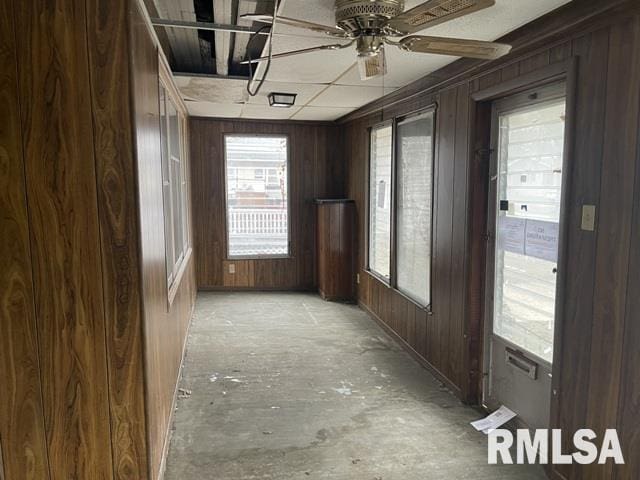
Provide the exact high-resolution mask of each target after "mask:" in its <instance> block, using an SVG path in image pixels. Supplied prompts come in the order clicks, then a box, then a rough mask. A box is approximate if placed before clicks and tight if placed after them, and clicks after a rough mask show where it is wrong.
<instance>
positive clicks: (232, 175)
mask: <svg viewBox="0 0 640 480" xmlns="http://www.w3.org/2000/svg"><path fill="white" fill-rule="evenodd" d="M225 154H226V164H227V168H226V171H227V229H228V230H227V231H228V238H229V246H228V248H229V257H243V256H252V257H253V256H260V257H264V256H272V255H288V254H289V212H288V208H289V207H288V201H287V195H288V192H287V188H288V187H287V185H288V181H287V175H288V172H287V138H286V137H278V136H267V137H256V136H239V135H229V136H227V137H225ZM265 171H267V172H270V174H269V175H265Z"/></svg>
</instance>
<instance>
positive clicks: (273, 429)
mask: <svg viewBox="0 0 640 480" xmlns="http://www.w3.org/2000/svg"><path fill="white" fill-rule="evenodd" d="M187 348H188V349H187V356H186V360H185V366H184V371H183V378H182V380H181V384H180V387H181V388H182V389H185V390H186V392H183V394H182V395H181V396H180V397H181V398H179V399H178V405H177V411H176V412H175V421H174V426H173V429H174V431H173V434H172V440H171V446H170V451H169V457H168V459H167V471H166V476H165V478H166V479H167V480H178V479H179V480H184V479H217V480H227V479H277V480H285V479H306V478H309V479H367V480H376V479H377V480H392V479H403V480H412V479H416V480H418V479H419V480H440V479H442V480H445V479H446V480H463V479H478V480H479V479H492V480H499V479H505V480H506V479H510V480H512V479H527V480H529V479H542V478H545V476H544V475H543V474H542V472H541V470H539V469H538V467H529V466H510V465H509V466H506V465H501V466H489V465H487V460H486V459H487V449H486V437H485V436H484V435H482V434H481V433H478V432H476V431H475V430H474V429H473V428H472V427H471V426H470V425H469V422H470V421H472V420H476V419H478V418H479V417H481V416H482V414H479V413H478V411H476V410H474V409H473V408H470V407H467V406H464V405H462V404H461V403H460V402H459V401H458V400H457V399H456V398H455V397H454V396H453V395H452V394H451V393H450V392H449V391H447V389H446V388H444V387H443V386H442V384H441V383H440V382H438V381H437V380H436V379H435V378H434V377H433V376H432V375H430V374H429V373H428V372H427V371H425V370H424V369H423V368H422V367H421V366H420V365H418V364H417V363H416V362H415V361H414V360H413V359H412V358H411V357H410V356H409V355H408V354H406V353H405V352H404V351H403V350H402V349H401V348H400V347H398V346H397V345H396V344H395V343H394V342H393V341H392V340H391V339H390V338H389V337H388V336H387V335H386V334H385V333H384V332H383V331H382V330H381V329H380V328H379V327H378V326H377V325H376V324H375V323H374V322H373V320H371V319H370V318H369V317H368V316H367V314H365V313H364V312H363V311H361V310H360V309H359V308H357V307H356V306H352V305H341V304H335V303H328V302H324V301H323V300H321V299H320V298H319V297H318V296H316V295H313V294H303V293H201V294H200V295H199V296H198V301H197V305H196V312H195V317H194V320H193V325H192V328H191V332H190V335H189V340H188V347H187Z"/></svg>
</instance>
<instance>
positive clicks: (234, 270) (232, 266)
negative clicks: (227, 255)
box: [229, 263, 236, 273]
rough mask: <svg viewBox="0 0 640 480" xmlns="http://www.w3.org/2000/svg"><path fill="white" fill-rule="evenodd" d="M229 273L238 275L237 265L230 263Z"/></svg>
mask: <svg viewBox="0 0 640 480" xmlns="http://www.w3.org/2000/svg"><path fill="white" fill-rule="evenodd" d="M229 273H236V264H235V263H230V264H229Z"/></svg>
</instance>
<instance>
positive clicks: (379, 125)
mask: <svg viewBox="0 0 640 480" xmlns="http://www.w3.org/2000/svg"><path fill="white" fill-rule="evenodd" d="M387 127H391V184H390V185H389V188H390V189H391V192H390V193H391V198H390V206H389V208H390V218H389V278H387V277H385V276H384V275H382V274H381V273H379V272H377V271H376V270H374V269H373V268H371V242H370V240H371V170H372V169H371V165H372V162H371V160H372V159H371V154H372V151H373V149H372V147H373V131H374V130H377V129H382V128H387ZM367 131H368V135H369V142H368V144H369V145H368V151H367V188H366V201H367V203H366V205H367V228H366V244H367V248H366V258H365V270H366V271H367V272H368V273H369V274H370V275H372V276H374V277H375V278H376V279H378V280H379V281H381V282H382V283H384V284H385V285H387V286H388V287H391V286H392V280H393V277H394V265H393V262H394V259H393V239H394V231H393V229H394V224H395V221H394V214H395V161H396V159H395V147H394V144H395V133H396V132H395V122H394V121H393V119H391V120H386V121H384V122H380V123H376V124H375V125H372V126H371V127H369V128H368V129H367Z"/></svg>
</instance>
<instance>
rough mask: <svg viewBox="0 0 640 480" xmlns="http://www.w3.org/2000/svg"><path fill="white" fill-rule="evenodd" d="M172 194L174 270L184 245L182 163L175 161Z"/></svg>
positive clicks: (172, 164)
mask: <svg viewBox="0 0 640 480" xmlns="http://www.w3.org/2000/svg"><path fill="white" fill-rule="evenodd" d="M171 168H172V170H171V193H172V197H173V198H172V202H173V203H172V205H173V209H172V213H173V240H174V260H173V264H174V270H175V269H177V267H178V265H177V264H178V262H179V260H180V258H181V257H182V253H183V250H184V244H183V241H182V233H183V230H184V229H183V225H182V203H183V201H182V200H183V199H182V179H181V178H180V176H181V175H180V173H181V168H180V163H178V162H176V161H175V160H173V161H172V162H171Z"/></svg>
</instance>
